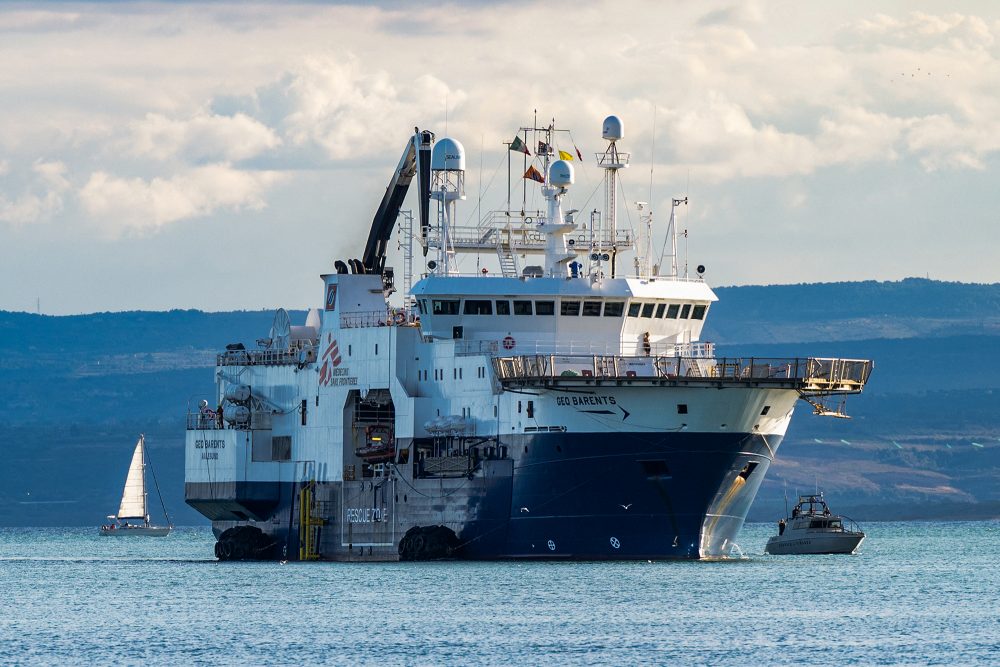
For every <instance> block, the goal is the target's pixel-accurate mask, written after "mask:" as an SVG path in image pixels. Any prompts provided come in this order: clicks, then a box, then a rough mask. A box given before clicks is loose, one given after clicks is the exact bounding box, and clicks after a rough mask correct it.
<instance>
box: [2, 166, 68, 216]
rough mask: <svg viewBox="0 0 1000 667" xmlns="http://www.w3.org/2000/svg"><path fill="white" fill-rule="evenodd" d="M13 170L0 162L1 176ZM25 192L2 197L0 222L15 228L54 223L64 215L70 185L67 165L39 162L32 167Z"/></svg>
mask: <svg viewBox="0 0 1000 667" xmlns="http://www.w3.org/2000/svg"><path fill="white" fill-rule="evenodd" d="M9 171H10V167H9V165H8V163H7V162H6V161H4V162H0V175H6V174H8V173H9ZM31 172H32V173H31V175H30V176H28V177H27V185H26V187H25V189H24V191H22V192H20V193H18V194H16V195H14V196H12V197H8V196H7V195H5V194H3V193H0V221H2V222H6V223H9V224H12V225H17V226H20V225H28V224H33V223H37V222H42V221H46V220H50V219H51V218H52V217H53V216H54V215H56V214H57V213H59V212H60V211H62V209H63V203H64V199H65V196H66V193H67V192H68V190H69V189H70V182H69V180H68V179H67V178H66V165H65V164H63V163H62V162H58V161H54V162H43V161H38V162H36V163H35V164H33V165H32V166H31Z"/></svg>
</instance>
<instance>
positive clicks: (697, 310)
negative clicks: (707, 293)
mask: <svg viewBox="0 0 1000 667" xmlns="http://www.w3.org/2000/svg"><path fill="white" fill-rule="evenodd" d="M706 308H707V306H695V307H694V308H692V309H691V319H692V320H703V319H705V309H706Z"/></svg>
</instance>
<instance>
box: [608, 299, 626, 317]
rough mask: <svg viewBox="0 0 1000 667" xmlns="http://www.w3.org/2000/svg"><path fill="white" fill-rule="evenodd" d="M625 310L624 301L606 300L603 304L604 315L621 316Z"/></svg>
mask: <svg viewBox="0 0 1000 667" xmlns="http://www.w3.org/2000/svg"><path fill="white" fill-rule="evenodd" d="M624 312H625V302H623V301H608V302H607V303H606V304H604V317H621V316H622V313H624Z"/></svg>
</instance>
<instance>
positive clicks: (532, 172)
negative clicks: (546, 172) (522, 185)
mask: <svg viewBox="0 0 1000 667" xmlns="http://www.w3.org/2000/svg"><path fill="white" fill-rule="evenodd" d="M521 178H529V179H531V180H533V181H538V182H539V183H544V182H545V177H544V176H542V172H540V171H538V170H537V169H535V165H531V166H530V167H528V171H526V172H524V176H522V177H521Z"/></svg>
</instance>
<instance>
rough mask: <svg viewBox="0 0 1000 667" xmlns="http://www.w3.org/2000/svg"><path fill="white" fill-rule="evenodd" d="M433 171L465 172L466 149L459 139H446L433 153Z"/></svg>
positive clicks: (437, 145) (436, 146)
mask: <svg viewBox="0 0 1000 667" xmlns="http://www.w3.org/2000/svg"><path fill="white" fill-rule="evenodd" d="M431 169H433V170H434V171H465V147H464V146H462V144H461V142H460V141H458V140H457V139H452V138H450V137H444V138H443V139H441V140H440V141H438V142H437V143H436V144H434V150H433V151H432V152H431Z"/></svg>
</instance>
